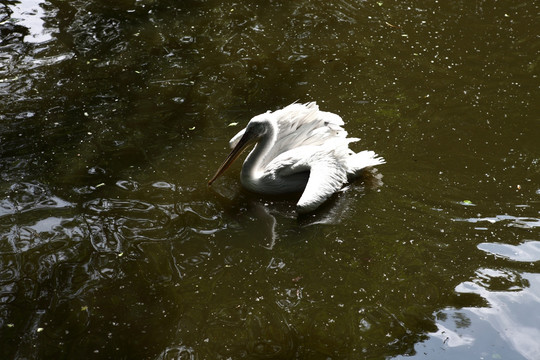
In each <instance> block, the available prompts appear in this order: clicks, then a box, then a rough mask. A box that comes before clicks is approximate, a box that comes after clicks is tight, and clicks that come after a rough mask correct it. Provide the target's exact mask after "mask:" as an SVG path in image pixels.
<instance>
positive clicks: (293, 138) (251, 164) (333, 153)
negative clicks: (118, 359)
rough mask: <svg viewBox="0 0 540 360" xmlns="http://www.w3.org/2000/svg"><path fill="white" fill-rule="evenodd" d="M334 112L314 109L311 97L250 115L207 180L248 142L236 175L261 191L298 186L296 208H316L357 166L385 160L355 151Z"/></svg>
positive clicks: (278, 191)
mask: <svg viewBox="0 0 540 360" xmlns="http://www.w3.org/2000/svg"><path fill="white" fill-rule="evenodd" d="M343 125H344V123H343V120H342V119H341V117H340V116H339V115H336V114H333V113H331V112H325V111H321V110H319V107H318V106H317V104H316V103H315V102H310V103H306V104H298V103H293V104H291V105H289V106H287V107H285V108H283V109H280V110H276V111H274V112H270V111H267V112H266V113H264V114H261V115H257V116H255V117H253V118H252V119H251V120H250V121H249V123H248V124H247V126H246V127H245V128H244V129H243V130H241V131H240V132H238V134H236V135H235V136H234V137H233V138H232V139H231V140H230V141H229V145H230V147H231V148H232V151H231V152H230V154H229V155H228V156H227V158H226V159H225V161H224V162H223V164H222V165H221V166H220V167H219V169H218V170H217V172H216V174H215V175H214V176H213V177H212V179H210V181H208V185H209V186H210V185H212V183H213V182H214V181H215V180H216V179H217V178H218V177H219V176H220V175H221V174H223V172H225V170H227V168H228V167H229V166H230V165H231V164H232V163H233V162H234V160H236V158H238V156H240V154H241V153H242V151H243V150H245V149H246V148H247V147H248V146H250V145H253V144H255V147H254V148H253V150H251V152H250V153H249V155H248V156H247V158H246V160H245V161H244V164H243V165H242V171H241V173H240V181H241V183H242V185H243V186H244V187H245V188H247V189H248V190H250V191H253V192H256V193H261V194H283V193H293V192H301V191H302V196H301V197H300V200H298V203H297V204H296V210H297V212H298V213H299V214H300V213H308V212H311V211H313V210H315V209H317V208H318V207H319V206H320V205H321V204H322V203H323V202H325V201H326V200H327V199H328V198H329V197H330V196H331V195H332V194H333V193H335V192H336V191H339V190H340V189H341V188H342V187H343V186H344V185H345V184H346V183H347V182H349V181H351V180H352V179H354V178H355V177H357V176H358V175H359V174H360V172H361V170H362V169H364V168H366V167H370V166H376V165H380V164H384V163H385V160H384V159H383V158H382V157H379V156H378V155H377V154H375V153H374V152H373V151H367V150H365V151H361V152H359V153H355V152H353V151H352V150H350V149H349V143H352V142H355V141H358V140H359V139H357V138H348V137H347V132H346V131H345V130H344V129H343V128H342V126H343Z"/></svg>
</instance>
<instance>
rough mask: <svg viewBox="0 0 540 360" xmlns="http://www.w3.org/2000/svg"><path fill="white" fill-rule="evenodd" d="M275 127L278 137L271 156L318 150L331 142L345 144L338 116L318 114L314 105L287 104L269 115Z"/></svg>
mask: <svg viewBox="0 0 540 360" xmlns="http://www.w3.org/2000/svg"><path fill="white" fill-rule="evenodd" d="M270 115H271V116H272V118H273V119H274V120H275V122H276V123H277V127H278V134H277V137H276V141H275V143H274V146H273V147H272V156H270V158H275V157H277V156H278V155H280V154H282V153H284V152H286V151H289V150H293V149H296V148H299V147H302V146H310V145H311V146H319V145H323V144H324V143H326V142H327V141H329V140H331V139H337V138H340V139H343V141H344V142H347V143H348V142H349V140H352V139H347V140H346V137H347V132H346V131H345V130H344V129H343V128H342V127H341V126H342V125H343V124H344V123H343V120H342V119H341V117H340V116H339V115H336V114H333V113H330V112H325V111H320V110H319V107H318V106H317V104H316V103H315V102H310V103H307V104H297V103H294V104H291V105H289V106H287V107H285V108H283V109H281V110H277V111H275V112H273V113H271V114H270Z"/></svg>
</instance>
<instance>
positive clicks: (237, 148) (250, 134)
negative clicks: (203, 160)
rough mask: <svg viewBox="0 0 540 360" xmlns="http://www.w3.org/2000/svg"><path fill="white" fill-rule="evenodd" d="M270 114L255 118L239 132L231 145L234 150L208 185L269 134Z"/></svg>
mask: <svg viewBox="0 0 540 360" xmlns="http://www.w3.org/2000/svg"><path fill="white" fill-rule="evenodd" d="M268 115H269V114H268V113H266V114H261V115H257V116H255V117H253V118H252V119H251V120H250V121H249V123H248V124H247V126H246V127H245V128H244V129H243V130H241V131H239V132H238V134H236V135H235V136H234V137H233V138H232V139H231V141H230V142H229V144H230V145H231V147H232V148H233V149H232V151H231V152H230V153H229V155H228V156H227V158H226V159H225V161H224V162H223V164H221V166H220V167H219V169H218V170H217V171H216V174H215V175H214V176H213V177H212V179H210V181H208V185H212V183H213V182H214V181H215V180H216V179H217V178H218V177H219V176H220V175H221V174H223V173H224V172H225V170H227V169H228V168H229V166H231V164H232V163H233V162H234V160H236V158H238V156H240V154H241V153H242V152H243V151H244V150H245V149H246V148H247V147H248V146H250V145H253V144H255V143H257V142H258V141H259V140H260V139H261V138H262V137H263V136H264V135H266V134H267V133H268V129H269V127H271V126H272V124H271V121H272V120H271V118H270V117H269V116H268Z"/></svg>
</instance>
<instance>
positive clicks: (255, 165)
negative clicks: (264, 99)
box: [241, 122, 277, 187]
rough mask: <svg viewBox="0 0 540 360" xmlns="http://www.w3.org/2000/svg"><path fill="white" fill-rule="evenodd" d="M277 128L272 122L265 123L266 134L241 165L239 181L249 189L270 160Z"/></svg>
mask: <svg viewBox="0 0 540 360" xmlns="http://www.w3.org/2000/svg"><path fill="white" fill-rule="evenodd" d="M276 136H277V128H276V125H275V124H274V123H272V122H268V123H267V127H266V132H265V133H264V135H263V136H261V138H260V139H259V141H258V142H257V144H256V145H255V147H254V148H253V150H251V152H250V153H249V155H248V156H247V158H246V160H245V161H244V165H242V172H241V180H242V183H244V185H245V186H247V187H250V186H249V185H250V184H252V185H253V186H255V184H254V183H255V182H257V180H258V179H259V178H260V177H261V176H262V175H263V173H264V169H265V167H266V165H268V163H269V162H270V161H271V160H272V157H271V155H270V153H271V150H272V146H273V145H274V143H275V142H276Z"/></svg>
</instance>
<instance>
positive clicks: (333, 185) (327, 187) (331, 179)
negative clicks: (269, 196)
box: [265, 142, 348, 213]
mask: <svg viewBox="0 0 540 360" xmlns="http://www.w3.org/2000/svg"><path fill="white" fill-rule="evenodd" d="M347 151H348V149H347V147H346V142H345V143H343V145H342V146H339V147H334V148H329V149H328V148H324V147H321V146H304V147H300V148H298V149H294V150H291V151H288V152H286V153H284V154H281V155H280V156H278V157H277V158H275V159H274V160H273V161H272V162H271V163H270V164H269V165H268V167H267V168H266V169H265V170H266V171H268V172H269V173H273V174H274V175H275V176H278V177H284V178H285V177H287V176H290V175H293V174H296V173H300V172H308V171H309V179H308V182H307V184H306V187H305V189H304V192H303V193H302V196H301V197H300V200H299V201H298V203H297V205H296V206H297V211H298V212H299V213H307V212H310V211H313V210H315V209H316V208H318V207H319V206H320V205H321V204H322V203H323V202H324V201H325V200H327V199H328V198H329V197H330V196H332V194H333V193H335V192H337V191H339V190H340V189H341V188H342V187H343V185H344V184H345V183H346V182H347V167H346V166H345V164H344V162H343V160H342V159H341V158H342V157H343V156H346V154H347Z"/></svg>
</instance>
